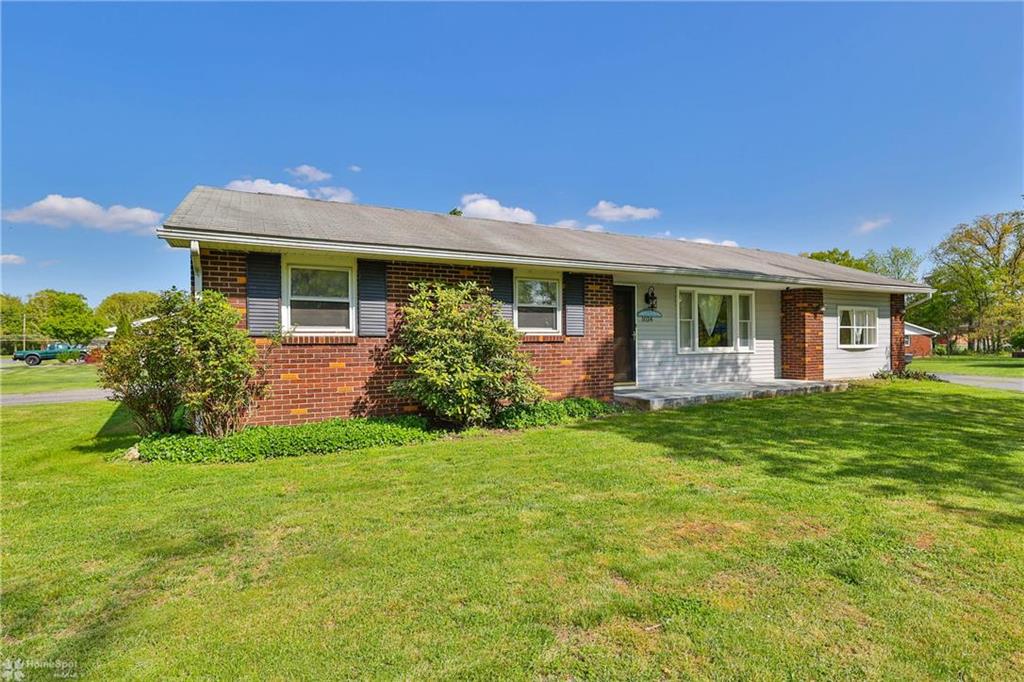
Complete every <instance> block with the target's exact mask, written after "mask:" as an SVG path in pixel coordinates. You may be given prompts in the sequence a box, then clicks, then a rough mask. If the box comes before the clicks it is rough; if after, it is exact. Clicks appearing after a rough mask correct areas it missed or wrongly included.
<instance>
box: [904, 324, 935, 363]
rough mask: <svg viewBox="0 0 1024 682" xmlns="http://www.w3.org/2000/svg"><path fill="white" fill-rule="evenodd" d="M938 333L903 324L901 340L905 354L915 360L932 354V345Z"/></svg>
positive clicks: (915, 325)
mask: <svg viewBox="0 0 1024 682" xmlns="http://www.w3.org/2000/svg"><path fill="white" fill-rule="evenodd" d="M938 335H939V333H938V332H936V331H932V330H931V329H928V328H927V327H922V326H921V325H919V324H912V323H910V322H904V323H903V339H904V348H905V349H906V352H908V353H910V355H912V356H913V357H915V358H924V357H928V356H929V355H931V354H932V343H933V341H934V339H935V337H936V336H938Z"/></svg>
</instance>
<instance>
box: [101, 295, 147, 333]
mask: <svg viewBox="0 0 1024 682" xmlns="http://www.w3.org/2000/svg"><path fill="white" fill-rule="evenodd" d="M159 300H160V295H159V294H156V293H154V292H152V291H118V292H117V293H113V294H110V295H109V296H107V297H106V298H105V299H103V300H102V301H101V302H100V304H99V305H98V306H96V314H97V315H98V316H99V318H100V321H102V322H103V323H104V324H107V325H110V324H113V323H115V322H117V321H119V320H120V319H121V317H122V316H123V315H127V316H128V318H129V319H131V320H138V319H140V318H143V317H149V316H150V315H152V314H153V310H154V309H155V308H156V304H157V301H159Z"/></svg>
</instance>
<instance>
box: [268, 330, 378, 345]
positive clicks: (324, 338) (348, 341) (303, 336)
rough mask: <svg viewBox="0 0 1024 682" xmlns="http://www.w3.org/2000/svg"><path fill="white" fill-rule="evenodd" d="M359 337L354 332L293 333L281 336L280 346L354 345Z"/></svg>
mask: <svg viewBox="0 0 1024 682" xmlns="http://www.w3.org/2000/svg"><path fill="white" fill-rule="evenodd" d="M357 343H359V337H357V336H355V335H354V334H312V333H295V334H289V335H287V336H283V337H281V345H282V346H354V345H356V344H357Z"/></svg>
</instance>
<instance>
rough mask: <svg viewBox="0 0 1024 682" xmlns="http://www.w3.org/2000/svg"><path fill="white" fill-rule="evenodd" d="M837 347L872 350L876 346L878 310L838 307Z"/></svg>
mask: <svg viewBox="0 0 1024 682" xmlns="http://www.w3.org/2000/svg"><path fill="white" fill-rule="evenodd" d="M838 318H839V319H838V322H839V347H840V348H874V347H875V346H877V345H878V310H877V309H875V308H857V307H853V306H839V310H838Z"/></svg>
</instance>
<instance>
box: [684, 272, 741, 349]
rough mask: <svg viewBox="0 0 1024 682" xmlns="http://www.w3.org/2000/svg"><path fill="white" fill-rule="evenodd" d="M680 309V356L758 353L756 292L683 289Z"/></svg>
mask: <svg viewBox="0 0 1024 682" xmlns="http://www.w3.org/2000/svg"><path fill="white" fill-rule="evenodd" d="M676 307H677V313H678V316H677V320H678V329H677V331H676V337H677V342H678V343H677V350H678V352H680V353H692V352H708V353H713V352H730V351H732V352H736V351H747V352H750V351H753V350H754V294H753V292H749V291H734V290H730V289H688V288H684V287H679V288H678V289H677V290H676Z"/></svg>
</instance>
